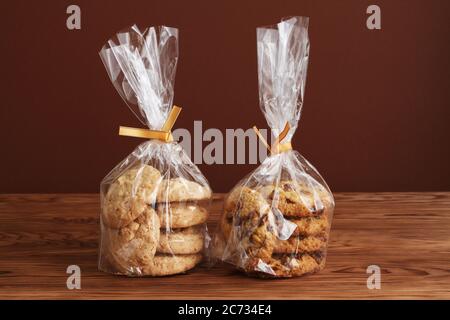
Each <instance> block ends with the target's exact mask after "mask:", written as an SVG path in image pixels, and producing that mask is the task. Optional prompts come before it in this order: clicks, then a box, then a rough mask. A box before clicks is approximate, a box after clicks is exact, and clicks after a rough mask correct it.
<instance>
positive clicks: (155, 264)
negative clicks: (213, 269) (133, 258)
mask: <svg viewBox="0 0 450 320" xmlns="http://www.w3.org/2000/svg"><path fill="white" fill-rule="evenodd" d="M201 260H202V255H201V254H198V253H197V254H184V255H170V254H169V255H166V254H157V255H156V256H155V257H154V258H153V260H152V263H150V264H148V265H146V266H144V267H143V268H142V274H143V275H148V276H168V275H172V274H177V273H183V272H186V271H188V270H190V269H192V268H194V267H195V266H196V265H197V264H198V263H199V262H200V261H201Z"/></svg>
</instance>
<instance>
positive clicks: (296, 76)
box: [211, 17, 334, 278]
mask: <svg viewBox="0 0 450 320" xmlns="http://www.w3.org/2000/svg"><path fill="white" fill-rule="evenodd" d="M307 27H308V18H305V17H293V18H290V19H287V20H285V21H282V22H280V23H279V24H277V25H276V26H273V27H264V28H258V30H257V38H258V39H257V49H258V80H259V96H260V106H261V109H262V111H263V113H264V115H265V117H266V120H267V122H268V124H269V126H270V128H271V129H272V133H273V134H274V136H275V137H277V136H278V135H279V134H280V132H282V131H283V128H285V126H286V124H289V128H290V129H289V132H288V133H287V135H286V136H285V137H284V140H283V141H281V142H280V143H285V144H286V143H287V144H289V143H290V142H291V139H292V136H293V134H294V132H295V130H296V128H297V124H298V121H299V119H300V113H301V109H302V105H303V94H304V88H305V81H306V70H307V64H308V57H309V40H308V32H307ZM333 210H334V199H333V195H332V193H331V191H330V190H329V188H328V186H327V184H326V183H325V181H324V180H323V178H322V177H321V176H320V174H319V173H318V172H317V170H316V169H315V168H314V167H313V166H312V165H311V164H310V163H309V162H308V161H307V160H306V159H304V158H303V157H302V156H301V155H300V154H299V153H298V152H297V151H295V150H287V151H284V152H281V153H275V154H271V155H269V156H268V157H267V158H266V159H265V160H264V161H263V163H262V164H261V165H260V166H259V167H258V168H257V169H256V170H254V171H253V172H252V173H250V174H249V175H248V176H247V177H245V178H244V179H242V180H241V181H240V182H239V183H238V184H237V185H236V186H235V187H234V188H233V189H232V190H231V191H230V192H229V193H228V195H227V196H226V198H225V201H224V208H223V214H222V216H221V219H220V222H219V228H218V232H217V233H216V235H215V236H214V239H213V245H212V246H211V248H212V249H211V255H212V257H213V258H216V259H219V260H222V261H225V262H228V263H230V264H232V265H234V266H236V267H237V268H238V269H240V270H243V271H245V272H246V273H248V274H251V275H257V276H261V277H268V278H284V277H294V276H301V275H304V274H309V273H314V272H317V271H319V270H321V269H323V268H324V266H325V260H326V254H327V246H328V240H329V234H330V226H331V220H332V216H333Z"/></svg>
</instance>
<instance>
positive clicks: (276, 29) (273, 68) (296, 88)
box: [257, 17, 309, 142]
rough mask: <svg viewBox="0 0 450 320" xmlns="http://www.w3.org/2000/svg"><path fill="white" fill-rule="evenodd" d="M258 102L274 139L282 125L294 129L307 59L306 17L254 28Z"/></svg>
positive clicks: (291, 132) (300, 104) (287, 138)
mask: <svg viewBox="0 0 450 320" xmlns="http://www.w3.org/2000/svg"><path fill="white" fill-rule="evenodd" d="M257 50H258V81H259V99H260V106H261V110H262V111H263V113H264V115H265V117H266V120H267V123H268V124H269V126H270V128H271V129H272V132H273V134H274V136H278V135H279V134H280V132H281V131H282V130H283V128H284V126H285V124H286V122H289V125H290V126H291V129H290V131H289V133H288V135H287V136H286V138H285V142H289V141H290V140H291V138H292V136H293V134H294V132H295V130H296V128H297V124H298V121H299V119H300V113H301V110H302V105H303V95H304V91H305V83H306V71H307V66H308V57H309V40H308V18H307V17H293V18H290V19H288V20H285V21H282V22H280V23H278V24H277V25H275V26H271V27H263V28H258V29H257Z"/></svg>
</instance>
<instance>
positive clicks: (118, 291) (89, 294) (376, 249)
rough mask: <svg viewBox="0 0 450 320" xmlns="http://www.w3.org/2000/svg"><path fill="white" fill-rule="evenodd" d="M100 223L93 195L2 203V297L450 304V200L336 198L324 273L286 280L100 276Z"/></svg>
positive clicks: (222, 269)
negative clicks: (77, 272) (373, 269)
mask: <svg viewBox="0 0 450 320" xmlns="http://www.w3.org/2000/svg"><path fill="white" fill-rule="evenodd" d="M221 199H222V196H221V195H216V196H215V200H214V202H213V208H212V214H211V219H210V220H211V223H210V229H214V222H216V221H217V219H218V216H219V214H220V208H221ZM98 216H99V197H98V195H97V194H51V195H37V194H36V195H0V298H3V299H5V298H6V299H32V298H38V299H47V298H52V299H73V298H75V299H95V298H111V299H179V298H180V299H217V298H219V299H220V298H227V299H232V298H236V299H241V298H242V299H252V298H253V299H317V298H318V299H348V298H356V299H361V298H369V299H372V298H375V299H378V298H387V299H392V298H425V299H431V298H435V299H442V298H445V299H449V298H450V192H437V193H338V194H336V210H335V215H334V221H333V225H332V231H331V240H330V245H329V251H328V261H327V266H326V268H325V270H323V271H322V272H320V273H318V274H315V275H309V276H305V277H301V278H295V279H286V280H261V279H256V278H249V277H246V276H244V275H242V274H241V273H238V272H236V271H234V270H233V269H232V268H230V267H228V266H224V265H217V266H215V267H213V268H212V269H207V268H206V267H204V266H200V267H198V268H196V269H194V270H192V271H191V272H189V273H188V274H183V275H178V276H172V277H164V278H126V277H117V276H112V275H109V274H105V273H102V272H99V271H97V243H98V236H99V219H98ZM69 265H78V266H80V268H81V290H68V289H67V287H66V280H67V277H68V276H69V275H68V274H66V269H67V267H68V266H69ZM369 265H378V266H379V267H380V268H381V289H379V290H378V289H372V290H370V289H368V288H367V278H368V276H369V274H367V273H366V269H367V267H368V266H369Z"/></svg>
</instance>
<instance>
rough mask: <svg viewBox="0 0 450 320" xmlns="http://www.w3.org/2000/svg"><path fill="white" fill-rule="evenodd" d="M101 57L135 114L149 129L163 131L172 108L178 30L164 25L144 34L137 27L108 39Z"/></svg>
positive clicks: (115, 85)
mask: <svg viewBox="0 0 450 320" xmlns="http://www.w3.org/2000/svg"><path fill="white" fill-rule="evenodd" d="M100 57H101V59H102V61H103V64H104V65H105V68H106V70H107V72H108V75H109V77H110V79H111V81H112V83H113V84H114V87H115V88H116V90H117V91H118V92H119V94H120V95H121V96H122V98H123V100H124V101H125V102H126V103H127V105H128V107H129V108H130V109H131V111H133V113H134V114H135V115H136V116H137V117H138V119H139V120H140V121H141V122H142V123H143V124H146V125H147V126H148V127H149V129H152V130H160V129H161V128H162V126H163V125H164V122H165V121H166V119H167V116H168V114H169V112H170V110H171V108H172V102H173V92H174V83H175V72H176V67H177V61H178V29H176V28H171V27H166V26H160V27H151V28H148V29H146V30H145V31H143V32H141V31H140V30H139V28H138V27H137V26H136V25H134V26H132V27H131V28H129V29H126V30H124V31H122V32H119V33H118V34H116V35H115V37H114V38H112V39H110V40H108V42H107V43H106V44H105V46H104V47H103V48H102V49H101V51H100Z"/></svg>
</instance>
